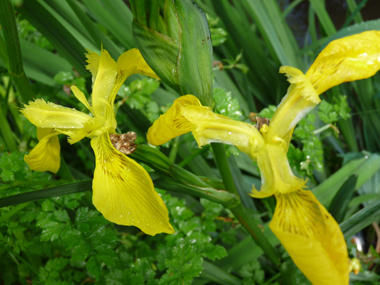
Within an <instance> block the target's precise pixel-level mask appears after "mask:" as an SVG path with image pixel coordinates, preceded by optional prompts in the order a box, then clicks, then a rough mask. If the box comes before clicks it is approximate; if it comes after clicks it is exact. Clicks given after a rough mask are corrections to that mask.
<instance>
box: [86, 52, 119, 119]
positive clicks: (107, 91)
mask: <svg viewBox="0 0 380 285" xmlns="http://www.w3.org/2000/svg"><path fill="white" fill-rule="evenodd" d="M89 59H91V62H90V64H89V65H88V66H87V69H90V70H91V71H93V70H95V67H94V66H95V65H96V56H95V55H93V54H92V53H91V54H90V57H89ZM98 60H99V63H98V69H97V72H96V77H95V81H94V85H93V87H92V95H91V96H92V108H93V111H94V115H95V117H98V118H101V117H103V118H105V117H106V111H107V110H106V108H105V102H108V101H109V98H110V95H111V91H112V89H113V88H114V85H115V80H116V75H117V64H116V62H115V60H113V59H112V58H111V56H110V55H109V53H108V51H106V50H104V49H103V50H102V51H101V53H100V57H99V59H98Z"/></svg>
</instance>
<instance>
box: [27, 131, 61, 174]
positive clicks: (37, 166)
mask: <svg viewBox="0 0 380 285" xmlns="http://www.w3.org/2000/svg"><path fill="white" fill-rule="evenodd" d="M37 136H38V139H39V143H38V144H37V145H36V146H35V147H34V148H33V150H32V151H31V152H30V153H29V154H28V155H25V156H24V160H25V162H26V163H27V164H28V165H29V167H30V169H32V170H35V171H41V172H43V171H51V172H53V173H57V172H58V170H59V167H60V164H61V158H60V151H61V146H60V144H59V140H58V133H57V132H54V131H53V130H52V129H37Z"/></svg>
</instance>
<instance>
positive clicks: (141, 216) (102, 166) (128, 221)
mask: <svg viewBox="0 0 380 285" xmlns="http://www.w3.org/2000/svg"><path fill="white" fill-rule="evenodd" d="M91 146H92V148H93V149H94V152H95V157H96V168H95V173H94V180H93V190H94V192H93V203H94V205H95V207H96V208H97V209H98V210H99V212H101V213H102V214H103V216H104V217H105V218H106V219H107V220H109V221H111V222H113V223H116V224H119V225H126V226H131V225H132V226H136V227H138V228H140V229H141V230H142V231H143V232H145V233H146V234H149V235H152V236H154V235H156V234H158V233H169V234H171V233H174V230H173V228H172V226H171V225H170V223H169V215H168V210H167V209H166V206H165V204H164V202H163V201H162V199H161V197H160V196H159V195H158V194H157V192H156V191H155V190H154V187H153V183H152V180H151V178H150V176H149V174H148V173H147V172H146V171H145V170H144V168H143V167H142V166H140V165H139V164H138V163H136V162H135V161H133V160H132V159H130V158H128V157H127V156H125V155H124V154H122V153H121V152H119V151H117V150H116V149H115V148H114V147H113V146H112V144H111V141H110V139H109V135H108V134H107V133H105V134H103V135H101V136H100V137H98V138H95V139H93V140H91Z"/></svg>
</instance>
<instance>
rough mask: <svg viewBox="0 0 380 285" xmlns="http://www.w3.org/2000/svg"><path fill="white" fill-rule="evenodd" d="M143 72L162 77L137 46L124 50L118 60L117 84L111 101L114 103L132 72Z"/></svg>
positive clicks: (142, 73)
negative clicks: (150, 65) (152, 67)
mask: <svg viewBox="0 0 380 285" xmlns="http://www.w3.org/2000/svg"><path fill="white" fill-rule="evenodd" d="M136 73H138V74H141V75H146V76H149V77H153V78H157V79H160V78H159V77H158V76H157V74H156V73H154V71H153V70H152V69H151V68H150V67H149V65H148V64H147V63H146V62H145V59H144V58H143V57H142V55H141V53H140V51H139V50H138V49H137V48H133V49H130V50H128V51H126V52H124V53H123V54H122V55H121V56H120V57H119V58H118V60H117V77H116V82H115V86H114V88H113V89H112V94H111V96H110V99H109V101H110V103H111V104H113V102H114V100H115V97H116V94H117V92H118V91H119V89H120V87H121V85H123V83H124V81H125V80H126V79H127V78H128V77H129V76H131V75H132V74H136Z"/></svg>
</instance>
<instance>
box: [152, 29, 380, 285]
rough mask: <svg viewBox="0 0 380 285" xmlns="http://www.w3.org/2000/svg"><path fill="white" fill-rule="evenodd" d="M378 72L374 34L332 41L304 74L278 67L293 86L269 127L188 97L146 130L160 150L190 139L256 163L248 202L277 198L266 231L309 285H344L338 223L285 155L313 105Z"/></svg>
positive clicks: (378, 43) (379, 43)
mask: <svg viewBox="0 0 380 285" xmlns="http://www.w3.org/2000/svg"><path fill="white" fill-rule="evenodd" d="M379 69H380V32H376V31H371V32H364V33H362V34H358V35H353V36H350V37H346V38H342V39H338V40H335V41H333V42H331V43H330V44H329V45H328V46H327V47H326V48H325V49H324V50H323V51H322V52H321V53H320V54H319V56H318V57H317V59H316V60H315V62H314V63H313V65H312V66H311V67H310V69H309V71H308V72H307V73H306V74H303V73H302V72H301V71H300V70H298V69H296V68H293V67H287V66H286V67H281V69H280V73H286V74H287V76H288V77H289V79H288V80H289V82H290V83H291V85H290V87H289V89H288V92H287V94H286V96H285V97H284V98H283V100H282V101H281V103H280V104H279V106H278V108H277V111H276V112H275V114H274V116H273V118H272V120H271V122H270V125H269V126H268V125H265V124H264V125H263V126H262V127H261V129H260V130H258V129H256V128H255V127H254V126H252V125H250V124H248V123H244V122H239V121H234V120H232V119H230V118H228V117H225V116H221V115H218V114H215V113H213V112H212V110H211V109H210V108H208V107H204V106H202V105H201V104H200V102H199V100H198V99H197V98H196V97H194V96H192V95H186V96H183V97H180V98H179V99H177V100H175V101H174V103H173V106H172V107H171V108H170V109H169V110H168V111H167V112H166V113H165V114H164V115H162V116H161V117H160V118H159V119H158V120H157V121H156V122H154V124H153V126H152V127H151V128H150V129H149V131H148V135H147V138H148V142H149V143H151V144H153V145H160V144H163V143H165V142H167V141H168V140H170V139H172V138H174V137H176V136H179V135H181V134H184V133H187V132H190V131H191V132H192V133H193V135H194V138H195V139H196V141H197V142H198V145H199V146H200V147H201V146H203V145H205V144H209V143H211V142H222V143H226V144H231V145H235V146H237V147H238V148H239V149H240V150H241V151H243V152H245V153H246V154H248V155H249V156H250V157H251V158H252V159H253V160H255V161H257V163H258V166H259V168H260V170H261V177H262V178H261V179H262V184H261V189H260V191H258V190H257V189H255V187H253V190H252V193H251V196H252V197H255V198H265V197H268V196H271V195H275V196H276V199H277V206H276V209H275V213H274V216H273V219H272V221H271V223H270V228H271V230H272V231H273V232H274V234H275V235H276V236H277V237H278V239H279V240H280V241H281V243H282V244H283V246H284V247H285V248H286V250H287V251H288V253H289V255H290V256H291V258H292V259H293V261H294V262H295V264H296V265H297V266H298V267H299V268H300V270H301V271H302V272H303V273H304V274H305V275H306V277H307V278H308V279H309V280H310V281H311V282H312V283H313V284H326V285H327V284H336V285H338V284H342V285H343V284H348V282H349V265H348V264H349V263H348V261H349V260H348V255H347V249H346V243H345V240H344V237H343V234H342V232H341V230H340V228H339V225H338V224H337V222H336V221H335V220H334V219H333V218H332V216H331V215H330V214H329V213H328V212H327V211H326V209H325V208H324V207H323V206H322V205H321V204H320V203H319V201H318V200H317V199H316V198H315V196H314V194H313V193H312V192H310V191H306V190H303V189H304V188H305V181H304V180H302V179H300V178H298V177H296V176H295V175H294V174H293V172H292V170H291V168H290V166H289V162H288V158H287V155H286V153H287V151H288V147H289V143H290V140H291V137H292V134H293V130H294V128H295V126H296V124H297V123H298V122H299V121H300V120H301V119H302V118H303V117H304V116H305V115H306V114H307V113H308V112H309V111H310V110H311V109H313V108H314V107H315V106H316V105H317V104H318V103H319V102H320V99H319V95H320V94H321V93H323V92H324V91H326V90H327V89H329V88H331V87H333V86H336V85H338V84H340V83H343V82H347V81H353V80H359V79H363V78H368V77H370V76H372V75H374V74H375V73H376V72H377V71H378V70H379Z"/></svg>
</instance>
